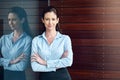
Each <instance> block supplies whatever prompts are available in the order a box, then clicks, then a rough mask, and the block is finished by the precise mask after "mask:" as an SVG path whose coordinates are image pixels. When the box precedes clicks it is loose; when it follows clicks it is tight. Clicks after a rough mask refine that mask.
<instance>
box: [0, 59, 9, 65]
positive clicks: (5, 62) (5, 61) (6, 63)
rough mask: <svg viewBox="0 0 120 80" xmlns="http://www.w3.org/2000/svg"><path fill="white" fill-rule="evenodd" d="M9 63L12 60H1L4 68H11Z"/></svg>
mask: <svg viewBox="0 0 120 80" xmlns="http://www.w3.org/2000/svg"><path fill="white" fill-rule="evenodd" d="M9 62H10V59H4V58H0V65H2V66H5V67H7V66H9Z"/></svg>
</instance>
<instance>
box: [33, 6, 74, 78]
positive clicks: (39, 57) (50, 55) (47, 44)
mask: <svg viewBox="0 0 120 80" xmlns="http://www.w3.org/2000/svg"><path fill="white" fill-rule="evenodd" d="M42 22H43V24H44V26H43V27H44V30H43V33H42V34H41V35H38V36H36V37H35V38H34V39H33V41H32V51H31V52H32V53H31V65H32V69H33V71H34V72H36V73H38V74H39V80H71V77H70V74H69V72H68V70H67V67H69V66H71V65H72V62H73V51H72V45H71V39H70V37H69V36H68V35H64V34H61V33H60V31H59V25H58V24H59V17H58V13H57V10H56V9H55V8H54V7H52V6H48V7H47V8H46V9H45V10H44V11H43V14H42Z"/></svg>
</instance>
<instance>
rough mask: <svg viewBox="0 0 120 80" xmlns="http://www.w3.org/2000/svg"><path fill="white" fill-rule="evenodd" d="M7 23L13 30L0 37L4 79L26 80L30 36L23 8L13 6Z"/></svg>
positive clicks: (0, 61) (0, 60)
mask: <svg viewBox="0 0 120 80" xmlns="http://www.w3.org/2000/svg"><path fill="white" fill-rule="evenodd" d="M8 23H9V26H10V28H11V29H12V30H13V32H12V33H10V34H8V35H3V36H2V37H1V38H0V48H1V53H2V56H3V57H1V58H0V65H1V66H3V67H4V80H26V79H25V69H26V67H27V64H28V61H29V56H30V48H31V41H32V38H31V37H30V35H31V34H30V31H29V26H28V21H27V14H26V12H25V10H24V9H23V8H20V7H13V8H11V9H10V11H9V13H8Z"/></svg>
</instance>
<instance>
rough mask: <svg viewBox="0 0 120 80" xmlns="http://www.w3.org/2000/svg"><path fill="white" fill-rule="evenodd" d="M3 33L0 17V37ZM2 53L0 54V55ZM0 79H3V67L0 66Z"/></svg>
mask: <svg viewBox="0 0 120 80" xmlns="http://www.w3.org/2000/svg"><path fill="white" fill-rule="evenodd" d="M2 35H3V19H0V37H1V36H2ZM1 56H2V55H1V54H0V57H1ZM0 79H1V80H3V67H2V66H0Z"/></svg>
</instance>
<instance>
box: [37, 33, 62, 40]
mask: <svg viewBox="0 0 120 80" xmlns="http://www.w3.org/2000/svg"><path fill="white" fill-rule="evenodd" d="M39 37H43V38H44V39H46V36H45V32H43V33H42V35H40V36H39ZM61 37H62V34H61V33H60V32H57V35H56V37H55V39H58V38H61Z"/></svg>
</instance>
